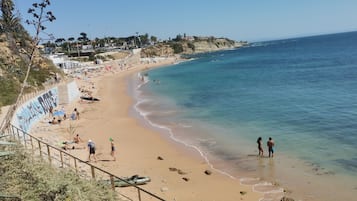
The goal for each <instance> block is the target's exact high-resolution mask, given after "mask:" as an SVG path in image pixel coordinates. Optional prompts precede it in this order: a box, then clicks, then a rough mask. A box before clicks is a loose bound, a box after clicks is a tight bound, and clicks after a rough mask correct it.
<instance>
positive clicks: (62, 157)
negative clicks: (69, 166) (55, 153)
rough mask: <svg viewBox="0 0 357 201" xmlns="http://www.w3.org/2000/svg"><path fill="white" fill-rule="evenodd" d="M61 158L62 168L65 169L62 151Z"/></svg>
mask: <svg viewBox="0 0 357 201" xmlns="http://www.w3.org/2000/svg"><path fill="white" fill-rule="evenodd" d="M60 156H61V165H62V167H63V168H64V166H63V154H62V151H60Z"/></svg>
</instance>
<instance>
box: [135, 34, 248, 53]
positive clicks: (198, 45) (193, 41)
mask: <svg viewBox="0 0 357 201" xmlns="http://www.w3.org/2000/svg"><path fill="white" fill-rule="evenodd" d="M247 44H248V43H247V42H244V41H240V42H237V41H234V40H230V39H228V38H215V37H196V36H194V37H185V38H176V39H174V40H170V41H164V42H161V43H157V44H155V45H152V46H149V47H146V48H143V50H142V52H141V57H154V56H172V55H174V54H196V53H204V52H213V51H219V50H225V49H233V48H239V47H242V46H245V45H247Z"/></svg>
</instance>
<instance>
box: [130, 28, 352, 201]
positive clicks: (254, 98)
mask: <svg viewBox="0 0 357 201" xmlns="http://www.w3.org/2000/svg"><path fill="white" fill-rule="evenodd" d="M148 74H149V81H148V82H147V83H137V84H138V85H139V84H140V87H138V88H137V89H136V91H135V95H136V97H137V101H138V103H137V104H136V105H135V108H136V110H137V111H138V112H140V113H141V115H143V117H144V118H145V119H146V120H147V121H148V122H150V123H151V125H152V126H154V127H158V128H162V129H164V130H165V132H167V133H168V134H169V135H170V136H171V138H172V139H174V140H176V141H178V142H180V143H182V144H185V145H187V146H191V147H194V148H195V149H196V150H197V151H198V152H199V153H200V154H201V155H202V156H203V157H205V158H206V161H207V162H209V163H210V164H212V165H213V166H214V167H215V168H216V169H219V170H221V171H224V172H226V173H229V174H230V175H232V176H234V177H237V178H243V177H260V178H262V179H264V180H265V181H272V182H274V183H276V184H279V185H283V186H284V187H286V186H287V188H289V189H291V191H293V195H294V196H297V197H299V198H303V199H304V200H336V199H338V198H342V197H344V198H346V199H350V198H352V196H353V195H356V194H357V182H356V181H357V157H356V156H357V149H356V146H355V141H356V140H357V87H356V86H357V32H352V33H343V34H334V35H324V36H315V37H307V38H297V39H289V40H280V41H270V42H263V43H256V44H253V45H252V46H251V47H246V48H241V49H238V50H231V51H222V52H215V53H210V54H201V55H197V56H196V58H195V60H193V61H189V62H184V63H181V64H177V65H174V66H171V67H166V68H159V69H155V70H151V71H149V72H148ZM134 80H135V81H137V80H138V78H137V77H136V78H134ZM259 136H261V137H263V141H266V140H267V139H268V137H273V139H274V140H275V142H276V147H275V150H276V155H275V158H274V159H272V160H271V159H268V158H263V159H259V158H257V157H256V155H257V153H258V152H257V148H256V146H257V144H256V139H257V138H258V137H259ZM264 144H265V143H264ZM264 151H265V154H266V153H267V148H266V147H264ZM238 172H239V173H242V172H243V175H241V174H239V175H238ZM299 185H300V186H299ZM301 186H303V187H301ZM264 188H266V187H264ZM268 189H269V188H268ZM329 189H333V191H331V190H329ZM295 192H296V195H295V194H294V193H295Z"/></svg>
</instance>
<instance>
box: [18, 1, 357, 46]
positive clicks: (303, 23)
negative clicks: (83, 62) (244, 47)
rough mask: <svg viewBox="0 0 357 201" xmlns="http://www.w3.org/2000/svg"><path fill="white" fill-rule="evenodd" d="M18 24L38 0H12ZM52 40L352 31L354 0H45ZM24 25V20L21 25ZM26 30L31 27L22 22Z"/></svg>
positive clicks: (254, 37)
mask: <svg viewBox="0 0 357 201" xmlns="http://www.w3.org/2000/svg"><path fill="white" fill-rule="evenodd" d="M13 1H14V3H15V6H16V8H17V9H18V11H19V13H20V15H21V18H22V19H23V22H24V21H25V20H26V19H32V17H31V16H29V15H28V14H27V10H28V9H29V8H30V7H31V5H32V3H34V2H41V1H42V0H13ZM50 1H51V5H50V6H49V7H48V10H51V11H52V12H53V13H54V15H55V16H56V18H57V19H56V21H54V22H52V23H46V24H45V26H46V27H47V30H46V32H48V33H51V34H53V35H54V36H55V37H56V38H65V39H67V38H69V37H74V38H78V37H79V36H80V35H79V34H80V33H81V32H85V33H87V36H88V37H89V38H90V39H94V38H95V37H99V38H101V37H107V36H113V37H127V36H132V35H136V33H138V34H139V35H141V34H145V33H148V34H149V35H150V36H151V35H154V36H156V37H158V39H161V40H165V39H169V38H175V37H176V36H177V35H178V34H181V35H183V34H186V35H190V36H215V37H227V38H230V39H233V40H237V41H240V40H244V41H249V42H254V41H264V40H275V39H285V38H294V37H301V36H310V35H320V34H328V33H339V32H348V31H357V11H356V10H357V1H356V0H126V1H125V0H50ZM24 24H25V23H24ZM25 28H26V29H27V30H28V31H29V33H30V34H33V33H34V28H33V27H29V26H25Z"/></svg>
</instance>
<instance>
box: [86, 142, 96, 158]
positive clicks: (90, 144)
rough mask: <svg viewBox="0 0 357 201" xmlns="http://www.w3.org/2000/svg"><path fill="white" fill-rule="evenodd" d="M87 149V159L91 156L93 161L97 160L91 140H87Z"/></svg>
mask: <svg viewBox="0 0 357 201" xmlns="http://www.w3.org/2000/svg"><path fill="white" fill-rule="evenodd" d="M88 149H89V156H88V161H89V162H90V161H91V156H93V159H94V161H95V162H96V161H97V158H96V157H95V144H94V142H92V140H88Z"/></svg>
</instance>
